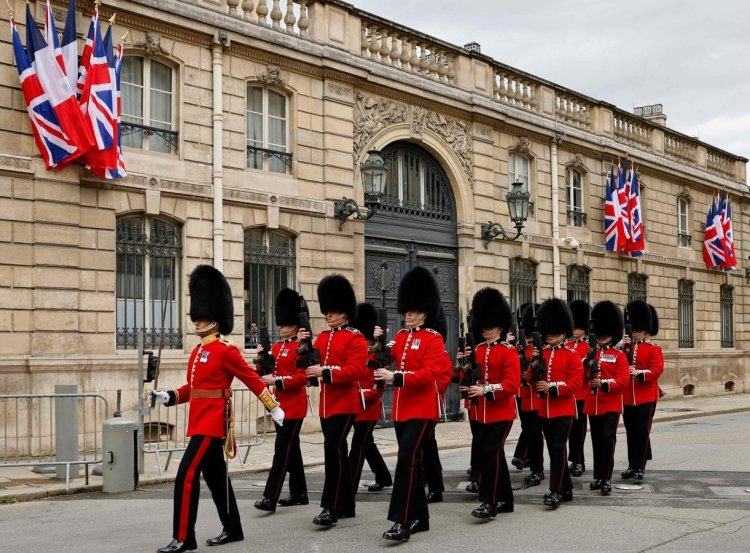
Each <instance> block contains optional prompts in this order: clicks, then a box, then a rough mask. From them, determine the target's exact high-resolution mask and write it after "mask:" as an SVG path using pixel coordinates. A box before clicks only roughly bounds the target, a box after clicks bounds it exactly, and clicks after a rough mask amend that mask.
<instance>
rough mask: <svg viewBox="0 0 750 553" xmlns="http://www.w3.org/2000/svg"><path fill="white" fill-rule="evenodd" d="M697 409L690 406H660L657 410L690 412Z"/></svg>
mask: <svg viewBox="0 0 750 553" xmlns="http://www.w3.org/2000/svg"><path fill="white" fill-rule="evenodd" d="M697 410H698V409H691V408H690V407H662V408H660V409H659V411H663V412H665V413H691V412H694V411H697Z"/></svg>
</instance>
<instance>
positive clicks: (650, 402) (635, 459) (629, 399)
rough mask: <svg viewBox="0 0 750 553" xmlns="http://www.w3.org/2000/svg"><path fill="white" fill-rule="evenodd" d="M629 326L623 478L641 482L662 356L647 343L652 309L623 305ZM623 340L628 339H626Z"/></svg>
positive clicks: (654, 324)
mask: <svg viewBox="0 0 750 553" xmlns="http://www.w3.org/2000/svg"><path fill="white" fill-rule="evenodd" d="M627 309H628V313H629V315H630V322H631V324H632V325H633V341H634V343H633V344H631V345H630V347H631V348H632V351H633V364H632V365H631V366H630V384H629V386H628V388H627V390H625V392H624V393H623V403H624V408H623V409H624V411H623V415H622V418H623V422H624V423H625V433H626V435H627V441H628V468H627V470H625V471H624V472H623V473H622V474H621V476H622V478H623V479H628V478H635V479H637V480H643V473H644V471H645V470H646V460H647V458H648V451H649V449H650V448H649V445H650V439H649V435H650V433H651V422H652V421H653V418H654V412H655V410H656V401H657V399H658V398H659V377H660V376H661V374H662V372H663V371H664V354H663V353H662V350H661V347H660V346H658V345H656V344H654V343H653V342H651V341H650V338H651V337H652V336H655V335H656V334H657V333H658V332H659V316H658V314H657V312H656V310H655V309H654V308H653V307H652V306H651V305H649V304H647V303H646V302H644V301H642V300H636V301H632V302H630V303H629V304H628V306H627ZM624 340H628V338H627V337H626V338H625V339H624Z"/></svg>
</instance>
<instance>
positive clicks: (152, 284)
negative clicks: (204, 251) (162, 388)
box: [115, 215, 182, 349]
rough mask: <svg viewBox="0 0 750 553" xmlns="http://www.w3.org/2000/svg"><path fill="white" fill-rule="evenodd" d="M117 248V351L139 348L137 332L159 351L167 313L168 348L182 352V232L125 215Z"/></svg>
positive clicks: (158, 221)
mask: <svg viewBox="0 0 750 553" xmlns="http://www.w3.org/2000/svg"><path fill="white" fill-rule="evenodd" d="M115 247H116V255H117V266H116V274H115V281H116V297H117V301H116V313H115V318H116V321H117V347H118V348H122V349H131V348H135V347H136V334H137V332H138V330H143V336H144V344H143V345H144V347H146V348H155V347H158V346H159V340H160V337H161V330H162V314H163V313H164V347H165V348H175V349H181V348H182V328H181V327H182V325H181V320H182V319H181V317H180V298H181V297H182V290H181V288H180V284H181V282H182V280H181V278H180V277H181V275H182V269H181V267H182V240H181V229H180V228H179V227H178V226H176V225H174V224H172V223H170V222H168V221H165V220H163V219H159V218H156V217H147V216H143V215H137V216H127V217H120V218H119V219H118V220H117V238H116V246H115ZM165 309H166V311H164V310H165Z"/></svg>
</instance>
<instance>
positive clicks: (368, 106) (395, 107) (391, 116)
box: [353, 93, 406, 163]
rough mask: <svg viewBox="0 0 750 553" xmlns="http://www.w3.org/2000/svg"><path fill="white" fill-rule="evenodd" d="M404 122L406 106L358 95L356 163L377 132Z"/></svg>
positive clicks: (355, 138)
mask: <svg viewBox="0 0 750 553" xmlns="http://www.w3.org/2000/svg"><path fill="white" fill-rule="evenodd" d="M404 121H406V106H404V105H402V104H397V103H396V102H392V101H390V100H385V99H384V98H373V97H371V96H363V95H362V94H359V93H357V94H356V95H355V99H354V152H353V156H354V163H357V161H358V160H359V159H360V157H361V155H362V152H363V151H364V149H365V147H366V146H367V143H368V142H369V141H370V139H371V138H372V136H373V135H374V134H375V133H376V132H378V131H380V130H382V129H384V128H385V127H388V126H390V125H395V124H398V123H403V122H404Z"/></svg>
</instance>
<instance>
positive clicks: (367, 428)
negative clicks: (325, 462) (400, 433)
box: [349, 421, 393, 495]
mask: <svg viewBox="0 0 750 553" xmlns="http://www.w3.org/2000/svg"><path fill="white" fill-rule="evenodd" d="M377 422H378V421H357V422H355V423H354V434H353V435H352V447H351V449H350V450H349V465H350V466H351V471H352V491H353V492H354V494H355V495H356V493H357V488H359V479H360V478H361V477H362V467H364V465H365V461H367V464H368V465H370V470H371V471H372V472H373V474H375V482H377V483H378V484H383V485H384V486H390V485H392V484H393V480H392V479H391V473H390V471H389V470H388V467H387V466H386V464H385V461H383V456H382V455H381V454H380V450H379V449H378V446H377V445H375V440H374V439H373V437H372V431H373V430H374V429H375V425H376V424H377Z"/></svg>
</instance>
